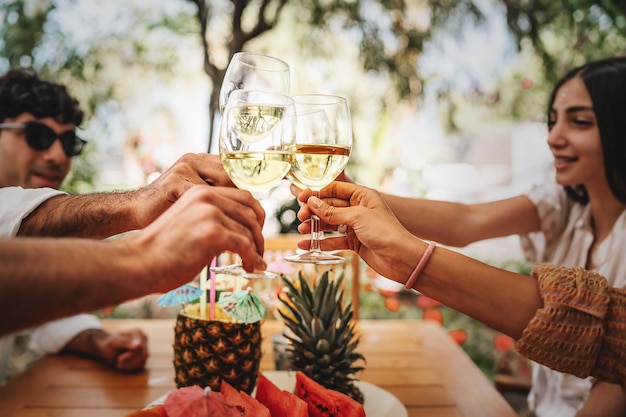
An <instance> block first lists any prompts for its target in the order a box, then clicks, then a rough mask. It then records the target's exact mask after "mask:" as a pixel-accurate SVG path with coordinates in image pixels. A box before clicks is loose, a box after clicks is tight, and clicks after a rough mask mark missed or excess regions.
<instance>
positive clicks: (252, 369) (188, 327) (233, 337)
mask: <svg viewBox="0 0 626 417" xmlns="http://www.w3.org/2000/svg"><path fill="white" fill-rule="evenodd" d="M260 363H261V322H260V321H259V322H256V323H232V322H231V323H228V322H223V321H217V320H203V319H199V318H193V317H187V316H185V315H182V314H179V315H178V317H177V318H176V326H175V328H174V370H175V378H174V380H175V382H176V386H177V388H181V387H186V386H191V385H199V386H200V387H207V386H209V387H211V389H212V390H215V391H219V390H220V386H221V383H222V380H225V381H226V382H228V383H229V384H230V385H232V386H233V387H235V388H237V389H238V390H241V391H244V392H246V393H248V394H250V393H252V391H253V389H254V387H255V385H256V380H257V377H258V374H259V366H260Z"/></svg>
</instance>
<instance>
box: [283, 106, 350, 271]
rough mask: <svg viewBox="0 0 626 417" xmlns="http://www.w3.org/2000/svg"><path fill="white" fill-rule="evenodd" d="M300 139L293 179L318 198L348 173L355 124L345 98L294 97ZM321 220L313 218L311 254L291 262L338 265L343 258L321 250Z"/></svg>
mask: <svg viewBox="0 0 626 417" xmlns="http://www.w3.org/2000/svg"><path fill="white" fill-rule="evenodd" d="M293 99H294V104H295V110H296V115H297V116H296V139H295V144H294V145H293V150H294V156H293V161H292V163H291V170H290V171H289V175H290V176H291V177H293V178H294V179H295V181H297V182H298V183H300V184H303V185H304V186H306V187H308V188H310V189H311V190H312V191H313V194H314V195H318V194H319V191H320V190H321V189H322V188H324V187H325V186H327V185H328V184H330V183H331V182H332V181H333V180H334V179H335V178H337V176H339V174H340V173H341V172H342V171H343V170H344V168H345V166H346V164H347V163H348V160H349V159H350V153H351V149H352V122H351V120H350V111H349V108H348V102H347V100H346V99H345V98H344V97H340V96H334V95H325V94H305V95H298V96H294V97H293ZM320 236H321V232H320V230H319V218H318V217H317V216H311V247H310V249H309V251H307V252H305V253H301V254H295V255H291V256H287V257H285V259H286V260H287V261H289V262H296V263H313V264H337V263H342V262H345V259H344V258H343V257H340V256H336V255H332V254H330V253H326V252H323V251H322V250H321V249H320Z"/></svg>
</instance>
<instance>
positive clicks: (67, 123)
mask: <svg viewBox="0 0 626 417" xmlns="http://www.w3.org/2000/svg"><path fill="white" fill-rule="evenodd" d="M82 120H83V112H82V111H81V110H80V108H79V106H78V102H77V101H76V100H75V99H73V98H72V97H71V96H70V95H69V94H68V92H67V90H66V88H65V87H63V86H61V85H57V84H53V83H49V82H46V81H43V80H41V79H40V78H39V77H38V76H37V75H36V74H35V73H34V72H33V71H30V70H25V69H19V70H13V71H10V72H8V73H7V74H5V75H4V76H2V77H0V187H14V188H11V189H9V188H3V190H4V191H5V192H4V193H2V194H0V195H1V196H2V197H0V236H3V235H4V236H6V235H7V234H8V235H15V234H17V230H15V229H16V228H15V225H16V224H19V223H20V222H21V220H22V218H23V217H26V216H27V215H28V214H29V213H30V212H31V211H32V210H33V209H34V208H35V207H37V206H38V205H39V204H40V203H41V202H43V201H45V200H47V199H48V198H50V197H52V196H55V195H59V194H62V193H60V192H58V191H56V189H57V188H59V186H60V185H61V182H62V181H63V180H64V179H65V177H66V175H67V174H68V172H69V170H70V167H71V163H72V157H73V156H76V155H78V154H80V153H81V151H82V149H83V147H84V145H85V143H86V142H85V141H83V140H82V139H80V138H78V137H77V136H76V133H75V129H76V127H77V126H79V125H80V123H82ZM16 186H19V187H22V188H24V189H28V190H22V189H20V188H17V187H16ZM31 188H33V189H34V188H37V189H39V190H30V189H31ZM10 190H15V191H16V192H18V193H17V194H15V193H14V194H9V193H8V191H10ZM2 229H5V230H6V229H12V230H9V231H8V232H7V231H4V233H3V230H2ZM51 296H53V295H52V294H51ZM24 308H25V309H31V308H37V307H36V306H29V305H25V306H24ZM5 319H6V318H5ZM17 345H21V346H17ZM17 351H21V352H20V353H18V352H17ZM60 351H63V352H67V353H73V354H79V355H83V356H88V357H92V358H95V359H98V360H101V361H104V362H106V363H107V364H109V365H111V366H112V367H114V368H115V369H117V370H119V371H125V372H131V371H137V370H141V369H143V367H144V365H145V362H146V359H147V357H148V351H147V339H146V336H145V334H144V333H143V332H141V330H139V329H131V330H129V331H126V332H121V333H116V334H109V333H107V332H105V331H104V330H102V329H101V325H100V322H99V320H98V319H97V318H96V317H95V316H93V315H89V314H81V315H78V316H73V317H70V318H67V319H63V320H57V321H53V322H49V323H46V324H44V325H42V326H40V327H37V328H34V329H31V331H29V332H28V333H25V334H20V335H13V336H8V337H4V338H2V339H0V381H2V380H4V379H5V377H6V376H7V375H6V373H7V367H8V368H9V369H8V371H9V373H16V372H19V371H20V370H21V369H11V366H13V365H14V366H13V367H14V368H23V366H24V365H23V364H21V365H15V362H23V361H26V362H28V361H30V360H32V359H34V358H36V357H38V356H39V355H42V354H48V353H57V352H60ZM11 357H12V358H13V360H12V361H10V360H9V359H10V358H11Z"/></svg>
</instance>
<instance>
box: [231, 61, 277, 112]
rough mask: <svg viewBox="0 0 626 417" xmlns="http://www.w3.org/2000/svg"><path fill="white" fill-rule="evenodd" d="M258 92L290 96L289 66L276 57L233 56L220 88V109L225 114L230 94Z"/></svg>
mask: <svg viewBox="0 0 626 417" xmlns="http://www.w3.org/2000/svg"><path fill="white" fill-rule="evenodd" d="M236 90H258V91H269V92H272V93H278V94H284V95H286V96H287V95H289V65H288V64H287V63H286V62H285V61H283V60H281V59H278V58H276V57H273V56H269V55H263V54H257V53H254V52H237V53H236V54H234V55H233V57H232V58H231V60H230V62H229V63H228V68H226V74H225V75H224V79H223V80H222V86H221V88H220V96H219V107H220V111H222V112H223V110H224V107H225V106H226V103H227V102H228V97H229V96H230V93H232V92H233V91H236Z"/></svg>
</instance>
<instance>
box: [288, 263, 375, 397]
mask: <svg viewBox="0 0 626 417" xmlns="http://www.w3.org/2000/svg"><path fill="white" fill-rule="evenodd" d="M328 274H329V273H328V272H325V273H324V274H323V275H322V276H321V277H320V279H319V281H318V282H317V284H315V285H314V286H313V289H311V288H310V287H309V285H308V284H307V282H306V280H305V279H304V277H303V276H302V273H300V274H299V279H298V282H297V284H294V283H292V282H291V281H289V280H288V279H286V278H283V282H284V284H285V286H286V288H287V291H285V292H284V293H283V294H281V301H282V303H283V304H284V306H285V308H283V309H280V310H279V312H280V315H281V316H282V318H283V320H284V321H285V324H286V326H287V327H288V329H289V330H291V333H289V332H286V333H285V337H287V339H289V341H290V344H291V346H290V347H289V348H288V349H287V351H288V355H289V358H290V359H291V362H292V364H293V369H294V370H296V371H297V370H299V371H302V372H304V373H305V374H306V375H307V376H309V377H310V378H312V379H313V380H315V381H317V382H318V383H319V384H321V385H323V386H324V387H326V388H330V389H333V390H335V391H339V392H342V393H344V394H346V395H348V396H350V397H352V398H353V399H355V400H356V401H358V402H360V403H363V393H362V392H361V390H360V389H359V388H358V387H357V386H356V385H355V384H354V382H355V380H356V377H355V374H356V373H357V372H359V371H361V370H363V367H362V366H357V365H355V362H356V361H359V360H362V361H364V360H365V359H364V357H363V355H361V354H360V353H357V352H356V351H355V349H356V347H357V345H358V337H356V335H355V331H354V326H355V322H354V321H353V320H352V315H353V311H352V303H349V304H348V305H347V306H346V307H345V308H344V307H343V303H342V299H343V290H341V287H342V285H341V283H342V281H343V275H342V276H341V277H339V278H338V279H337V280H336V281H335V282H331V281H330V280H329V277H328Z"/></svg>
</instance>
